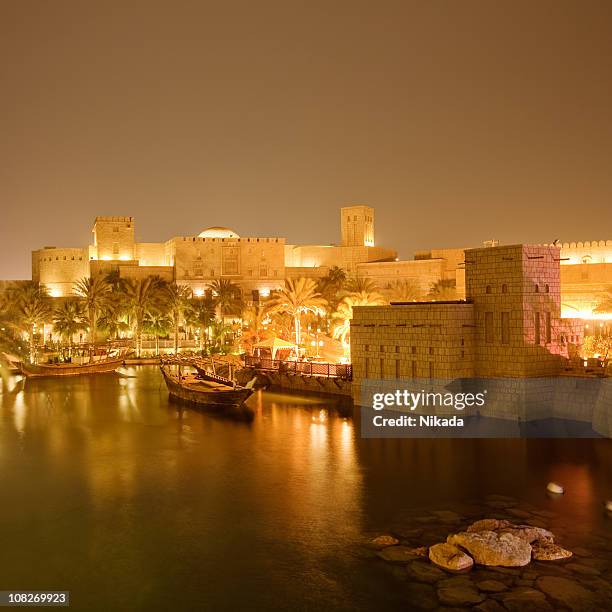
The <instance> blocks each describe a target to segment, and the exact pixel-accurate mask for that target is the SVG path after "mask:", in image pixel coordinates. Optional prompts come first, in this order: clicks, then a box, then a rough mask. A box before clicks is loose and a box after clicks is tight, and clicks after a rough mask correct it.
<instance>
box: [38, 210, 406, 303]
mask: <svg viewBox="0 0 612 612" xmlns="http://www.w3.org/2000/svg"><path fill="white" fill-rule="evenodd" d="M340 219H341V231H342V241H341V244H340V245H287V244H286V240H285V238H279V237H242V236H239V235H238V234H237V233H236V232H234V231H233V230H231V229H229V228H225V227H210V228H208V229H205V230H204V231H203V232H201V233H199V234H198V235H196V236H177V237H174V238H170V239H169V240H168V241H166V242H159V243H154V242H137V241H136V237H135V220H134V218H133V217H120V216H119V217H96V220H95V222H94V226H93V229H92V235H93V240H92V242H93V244H91V245H90V246H89V247H85V248H79V247H74V248H63V247H61V248H58V247H44V248H42V249H39V250H37V251H34V252H33V253H32V279H33V280H36V281H39V282H41V283H42V284H43V285H45V286H46V287H47V288H48V289H49V291H50V293H51V295H52V296H55V297H63V296H68V295H70V294H71V292H72V289H73V285H74V283H75V282H76V281H78V280H80V279H81V278H83V277H86V276H93V275H96V274H99V273H109V272H111V271H116V272H118V273H119V274H120V275H121V276H122V277H125V278H140V277H143V276H148V275H159V276H161V277H162V278H165V279H166V280H174V281H176V282H177V283H179V284H184V285H189V286H190V287H191V288H192V289H193V291H194V293H195V294H196V295H201V294H203V293H204V291H205V290H206V288H207V286H208V285H209V283H210V282H211V281H212V280H214V279H219V278H225V279H229V280H232V281H234V282H235V283H236V284H238V285H239V286H240V287H241V289H242V291H243V294H244V295H245V296H249V295H257V294H254V293H253V292H257V293H260V294H262V295H267V294H268V293H269V292H270V291H271V290H273V289H276V288H278V287H281V286H282V284H283V283H284V281H285V279H286V278H292V277H298V276H310V277H315V278H316V277H320V276H324V275H325V274H327V272H328V271H329V268H330V267H332V266H340V267H342V268H344V269H345V270H346V271H347V272H349V273H353V274H354V273H355V272H356V270H357V267H358V266H359V265H360V264H362V263H367V262H378V261H394V260H395V259H396V255H397V254H396V252H395V251H394V250H392V249H387V248H383V247H377V246H374V210H373V209H372V208H370V207H369V206H347V207H344V208H342V209H341V211H340Z"/></svg>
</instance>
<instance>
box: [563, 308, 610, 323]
mask: <svg viewBox="0 0 612 612" xmlns="http://www.w3.org/2000/svg"><path fill="white" fill-rule="evenodd" d="M561 318H562V319H587V320H593V321H612V313H610V312H604V313H597V312H593V311H592V310H571V309H569V308H564V309H563V310H562V311H561Z"/></svg>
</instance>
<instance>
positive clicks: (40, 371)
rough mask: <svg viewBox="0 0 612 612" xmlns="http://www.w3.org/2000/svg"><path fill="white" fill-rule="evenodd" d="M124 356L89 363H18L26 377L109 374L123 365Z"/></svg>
mask: <svg viewBox="0 0 612 612" xmlns="http://www.w3.org/2000/svg"><path fill="white" fill-rule="evenodd" d="M123 360H124V356H123V355H121V356H118V357H109V358H106V359H100V360H98V361H92V362H90V363H83V364H78V363H38V364H33V363H25V362H23V361H22V362H21V363H20V368H21V373H22V374H23V375H24V376H26V377H27V378H42V377H50V376H84V375H88V374H110V373H111V372H114V371H115V370H117V368H120V367H121V366H122V365H123Z"/></svg>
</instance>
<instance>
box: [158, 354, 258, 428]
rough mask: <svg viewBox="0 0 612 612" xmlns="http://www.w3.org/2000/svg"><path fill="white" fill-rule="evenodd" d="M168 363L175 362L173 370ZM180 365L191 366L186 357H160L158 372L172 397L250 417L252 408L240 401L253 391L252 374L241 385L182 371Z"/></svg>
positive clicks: (192, 365) (222, 411) (226, 412)
mask: <svg viewBox="0 0 612 612" xmlns="http://www.w3.org/2000/svg"><path fill="white" fill-rule="evenodd" d="M171 365H178V369H177V371H176V372H173V371H172V370H171V368H170V366H171ZM183 366H187V367H193V368H195V365H194V364H193V363H191V362H190V361H189V360H184V359H163V361H162V365H161V367H160V369H161V373H162V376H163V377H164V381H165V383H166V387H167V388H168V393H169V394H170V397H171V398H172V399H175V400H178V401H180V402H185V403H188V404H192V405H195V406H198V407H201V408H205V409H207V410H210V411H213V412H219V413H221V414H225V415H227V416H231V417H234V418H239V419H243V420H252V419H253V416H254V413H253V410H252V409H251V408H249V407H248V406H246V405H245V403H244V402H245V401H246V400H247V399H248V398H249V397H251V395H252V394H253V392H254V384H255V378H253V379H251V380H250V381H249V382H248V383H247V384H246V385H244V386H242V385H238V384H236V382H235V381H232V380H229V379H225V378H223V377H220V376H219V377H215V376H210V375H208V376H204V377H203V376H200V375H199V374H192V373H185V372H184V371H183Z"/></svg>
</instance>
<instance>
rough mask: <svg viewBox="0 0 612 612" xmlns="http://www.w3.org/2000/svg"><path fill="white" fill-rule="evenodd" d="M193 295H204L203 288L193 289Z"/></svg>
mask: <svg viewBox="0 0 612 612" xmlns="http://www.w3.org/2000/svg"><path fill="white" fill-rule="evenodd" d="M193 295H195V296H196V297H202V296H203V295H204V289H200V288H198V289H194V290H193Z"/></svg>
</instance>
